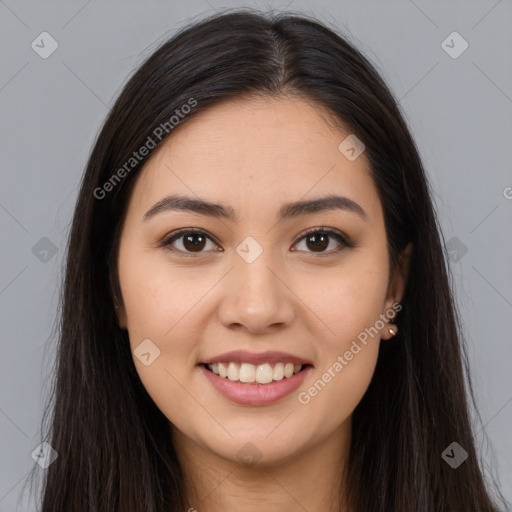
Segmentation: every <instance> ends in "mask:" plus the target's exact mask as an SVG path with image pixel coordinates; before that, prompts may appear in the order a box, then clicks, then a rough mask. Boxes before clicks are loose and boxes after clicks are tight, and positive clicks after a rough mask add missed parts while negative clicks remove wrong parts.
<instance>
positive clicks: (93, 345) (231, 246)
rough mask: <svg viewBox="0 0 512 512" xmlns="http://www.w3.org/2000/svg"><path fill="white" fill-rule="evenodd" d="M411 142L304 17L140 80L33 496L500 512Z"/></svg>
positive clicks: (361, 70)
mask: <svg viewBox="0 0 512 512" xmlns="http://www.w3.org/2000/svg"><path fill="white" fill-rule="evenodd" d="M463 346H464V345H463V342H462V340H461V337H460V334H459V329H458V323H457V317H456V312H455V308H454V304H453V300H452V294H451V291H450V289H449V284H448V277H447V270H446V265H445V259H444V253H443V246H442V244H441V239H440V233H439V227H438V224H437V221H436V218H435V213H434V210H433V206H432V201H431V198H430V193H429V188H428V184H427V180H426V176H425V172H424V169H423V167H422V163H421V161H420V158H419V155H418V151H417V149H416V147H415V144H414V142H413V140H412V138H411V135H410V133H409V131H408V129H407V127H406V124H405V122H404V119H403V117H402V115H401V113H400V111H399V109H398V107H397V104H396V101H395V100H394V98H393V96H392V95H391V93H390V92H389V90H388V88H387V87H386V85H385V84H384V83H383V81H382V79H381V78H380V77H379V75H378V73H377V72H376V71H375V69H374V68H373V67H372V65H371V64H370V63H369V62H368V61H367V60H366V59H365V58H364V57H363V56H362V55H361V54H360V53H359V52H358V51H357V50H356V49H355V48H354V47H353V46H351V45H350V44H349V43H348V42H347V41H345V40H344V39H343V38H341V37H340V36H339V35H337V34H335V33H334V32H333V31H331V30H330V29H328V28H327V27H325V26H323V25H321V24H320V23H318V22H317V21H315V20H312V19H307V18H304V17H302V16H296V15H284V14H282V15H279V16H276V17H274V18H269V17H266V16H264V15H261V14H258V13H255V12H253V11H248V10H245V11H238V12H231V13H227V14H222V15H217V16H214V17H211V18H209V19H207V20H204V21H202V22H199V23H196V24H194V25H192V26H190V27H187V28H186V29H184V30H182V31H181V32H180V33H179V34H177V35H176V36H174V37H173V38H172V39H171V40H169V41H167V42H165V43H164V44H163V45H162V46H161V47H160V48H159V49H158V50H157V51H155V52H154V53H153V55H151V56H150V57H149V58H148V59H147V61H146V62H145V63H144V64H143V65H142V66H141V67H140V69H139V70H138V71H137V72H136V73H135V74H134V75H133V77H132V78H131V79H130V80H129V82H128V83H127V85H126V86H125V88H124V90H123V91H122V93H121V95H120V96H119V98H118V100H117V102H116V103H115V105H114V107H113V108H112V111H111V112H110V114H109V116H108V118H107V119H106V121H105V123H104V126H103V128H102V130H101V132H100V134H99V136H98V139H97V141H96V143H95V146H94V148H93V151H92V153H91V155H90V159H89V162H88V165H87V168H86V170H85V174H84V177H83V181H82V185H81V190H80V194H79V197H78V201H77V205H76V209H75V214H74V218H73V225H72V230H71V234H70V241H69V253H68V259H67V268H66V279H65V286H64V292H63V302H62V317H61V325H60V345H59V353H58V365H57V369H56V384H55V393H54V396H53V403H52V405H53V406H54V412H53V416H52V418H51V424H50V429H49V433H48V437H47V439H48V440H49V443H50V445H51V447H52V448H53V449H54V450H55V451H56V453H57V454H58V457H57V458H56V459H55V461H54V462H52V463H51V464H50V466H49V467H48V469H47V473H46V480H45V488H44V495H43V499H42V510H43V512H47V511H48V512H50V511H52V512H56V511H67V510H77V511H78V510H79V511H86V510H90V511H92V510H94V511H99V510H101V511H107V510H108V511H123V512H127V511H134V512H135V511H142V510H144V511H154V512H156V511H163V510H168V511H171V510H173V511H178V510H198V511H199V512H201V511H208V512H214V511H217V510H244V511H251V510H261V509H265V510H310V511H313V510H329V511H343V512H349V511H350V512H352V511H354V512H356V511H364V512H370V511H375V512H376V511H413V510H414V511H450V512H455V511H461V512H462V511H464V512H466V511H468V510H478V511H492V510H496V506H495V504H494V502H493V499H492V497H491V493H490V491H488V490H487V489H486V486H485V481H484V477H483V476H482V471H481V469H480V463H479V459H478V455H477V452H476V450H475V443H474V439H473V434H472V431H471V426H470V421H469V414H468V407H469V404H468V401H467V398H466V394H465V388H464V378H465V373H464V366H463V361H464V359H463V352H462V351H461V349H462V348H463Z"/></svg>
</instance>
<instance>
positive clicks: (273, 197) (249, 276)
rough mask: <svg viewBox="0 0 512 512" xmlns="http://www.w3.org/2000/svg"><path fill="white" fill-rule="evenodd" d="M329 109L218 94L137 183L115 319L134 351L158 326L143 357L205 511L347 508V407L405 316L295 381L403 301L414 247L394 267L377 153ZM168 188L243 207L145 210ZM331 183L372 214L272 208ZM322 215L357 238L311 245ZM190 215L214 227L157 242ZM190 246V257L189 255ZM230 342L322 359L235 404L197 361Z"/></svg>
mask: <svg viewBox="0 0 512 512" xmlns="http://www.w3.org/2000/svg"><path fill="white" fill-rule="evenodd" d="M332 121H333V118H332V117H330V114H329V113H328V112H327V111H325V110H324V109H323V108H322V107H321V106H319V105H317V104H314V103H311V102H307V101H306V100H304V99H300V98H298V97H280V98H268V97H267V98H261V97H252V98H244V99H239V100H236V101H229V102H225V103H222V104H220V105H216V106H214V107H212V108H210V109H208V110H206V111H203V112H200V113H198V114H196V115H195V116H194V117H192V118H191V119H189V120H187V122H186V123H184V124H182V125H181V126H178V127H177V128H176V129H175V130H173V132H172V133H171V135H170V137H168V138H167V140H166V141H165V142H164V143H163V144H162V145H161V146H160V147H159V148H158V150H157V151H156V152H155V153H154V154H153V155H152V157H151V158H150V160H148V162H147V163H146V164H145V166H144V169H143V170H142V172H141V174H140V176H139V177H138V179H137V182H136V184H135V187H134V189H133V192H132V195H131V198H130V201H129V205H128V209H127V212H126V217H125V220H124V224H123V229H122V233H121V239H120V247H119V254H118V269H119V270H118V272H119V274H118V277H119V283H120V290H121V294H122V296H121V297H120V298H118V299H119V305H120V309H119V310H118V318H119V325H120V327H122V328H124V329H127V330H128V332H129V338H130V345H131V349H132V351H133V350H135V349H136V348H137V346H138V345H139V344H140V343H141V341H142V340H144V339H148V338H149V339H151V340H152V342H153V343H154V344H155V345H156V346H157V347H158V348H159V350H160V355H159V356H158V357H157V358H156V359H155V360H154V362H152V363H151V364H150V365H148V366H146V365H144V364H142V362H141V361H140V360H139V359H138V358H137V357H134V363H135V367H136V369H137V372H138V374H139V376H140V379H141V381H142V383H143V384H144V386H145V388H146V389H147V391H148V393H149V395H150V396H151V397H152V399H153V400H154V402H155V403H156V404H157V406H158V407H159V408H160V409H161V411H162V412H163V413H164V414H165V416H166V417H167V418H168V419H169V422H170V424H169V430H170V436H171V439H172V441H173V443H174V444H175V447H176V450H177V453H178V457H179V460H180V463H181V465H182V467H183V470H184V473H185V475H186V480H187V489H186V494H187V504H189V506H190V507H191V508H195V509H197V510H198V511H199V512H201V511H206V510H207V511H209V512H216V511H221V510H222V511H225V510H244V511H249V512H250V511H253V510H254V511H256V510H266V511H270V512H272V511H282V510H302V507H303V508H304V509H306V510H326V511H335V510H346V507H345V504H344V503H343V500H342V501H341V502H340V501H339V500H338V498H337V494H338V493H339V491H338V489H339V487H340V484H339V482H340V481H341V477H342V471H343V468H344V466H345V460H346V457H347V453H348V449H349V446H350V438H351V417H352V413H353V411H354V409H355V407H356V406H357V404H358V403H359V401H360V400H361V398H362V397H363V395H364V393H365V391H366V389H367V388H368V385H369V383H370V380H371V378H372V375H373V372H374V369H375V365H376V361H377V355H378V348H379V343H380V339H383V340H386V339H389V338H390V337H391V334H390V333H389V331H388V327H390V326H391V327H393V328H394V329H395V331H396V326H393V324H390V323H386V324H385V327H384V328H383V329H382V330H380V334H379V335H377V336H375V337H373V338H369V342H368V344H367V345H366V346H362V350H361V351H360V352H359V353H358V354H357V355H356V356H354V358H353V359H352V360H351V361H350V362H349V363H348V364H347V365H346V366H345V367H344V368H343V370H342V371H340V372H339V373H337V374H336V377H335V378H333V379H332V380H331V382H329V383H328V384H327V385H326V386H325V388H324V389H323V390H322V391H321V392H319V393H318V394H317V395H316V396H315V397H314V398H312V399H311V401H310V402H309V403H308V404H306V405H303V404H301V403H299V401H298V398H297V395H298V393H299V392H300V391H304V390H307V389H308V388H309V387H311V386H312V385H313V383H314V382H315V381H317V380H318V379H319V378H321V376H322V374H323V373H324V372H326V371H327V369H328V368H329V367H332V365H333V363H334V362H335V361H336V360H337V357H338V356H339V355H343V354H344V353H345V352H346V351H347V350H348V349H349V348H350V346H351V344H352V342H353V341H354V340H355V339H356V337H357V335H358V334H359V333H361V332H362V331H364V329H365V328H367V327H370V326H373V325H374V324H375V322H376V320H378V319H379V315H381V314H385V312H386V311H387V310H389V309H390V308H392V305H393V303H396V302H397V301H400V300H401V297H402V295H403V292H404V287H405V283H406V278H407V270H408V261H409V258H410V251H411V248H410V247H408V248H407V250H406V251H405V252H404V254H403V256H404V257H403V264H402V267H401V268H399V269H398V270H397V272H395V273H394V274H393V275H392V276H390V275H389V261H388V257H387V245H386V232H385V225H384V219H383V213H382V207H381V204H380V201H379V198H378V196H377V191H376V188H375V186H374V184H373V181H372V179H371V177H370V175H369V172H368V170H369V166H368V162H367V160H366V158H365V155H364V153H363V154H362V155H361V156H360V157H359V158H357V159H356V160H354V161H349V160H348V159H347V158H346V157H345V156H344V155H343V154H342V153H341V152H340V151H339V150H338V145H339V144H340V142H341V141H343V140H344V139H345V137H346V136H347V135H348V134H350V131H349V130H347V129H341V127H340V125H339V123H338V126H336V125H335V124H334V123H333V122H332ZM171 193H173V194H175V193H176V194H178V193H179V194H184V195H189V196H193V197H200V198H201V199H205V200H209V201H212V202H216V203H221V204H223V205H226V206H230V207H232V208H233V209H234V210H235V212H236V213H237V214H238V215H239V219H238V221H237V222H231V221H229V220H226V219H218V218H213V217H207V216H204V215H200V214H198V213H190V212H184V211H166V212H161V213H159V214H157V215H155V216H154V217H152V218H151V219H150V220H148V221H147V222H144V221H143V216H144V214H145V212H146V211H148V210H149V209H150V208H151V207H152V206H153V205H154V204H156V203H157V202H158V201H159V200H161V199H162V198H163V197H164V196H166V195H168V194H171ZM333 193H336V194H339V195H343V196H346V197H348V198H350V199H352V200H353V201H355V202H357V203H358V204H359V205H360V206H361V207H362V208H363V209H364V211H365V213H366V219H363V218H362V217H361V216H359V215H358V214H356V213H354V212H350V211H345V210H330V211H325V212H317V213H314V214H307V215H303V216H300V217H297V218H292V219H288V220H283V221H281V222H278V223H276V213H277V211H278V209H279V207H280V206H281V205H282V204H283V203H288V202H292V201H298V200H307V199H316V198H320V197H323V196H326V195H328V194H333ZM322 226H324V227H329V228H333V229H335V230H339V231H341V232H342V233H344V234H345V235H347V236H348V237H349V238H350V239H351V240H353V241H355V242H356V247H354V248H349V247H343V245H340V243H339V242H338V241H337V240H336V239H335V238H332V237H330V238H329V239H328V240H329V246H328V247H326V248H324V249H323V252H324V253H330V254H329V255H325V254H324V255H323V256H322V255H321V254H319V252H318V251H317V252H315V248H314V246H312V244H307V239H306V238H303V236H304V233H303V232H304V231H305V230H306V229H308V228H316V227H317V228H321V227H322ZM189 227H194V228H200V229H202V230H204V231H205V232H206V233H207V234H208V236H210V238H211V240H209V239H206V242H205V243H204V244H203V245H202V246H200V248H199V252H196V253H195V256H194V253H193V246H192V248H191V245H190V244H188V245H184V243H185V242H184V238H183V237H182V238H179V239H177V240H175V241H174V242H173V243H172V246H173V247H174V248H175V249H176V251H177V252H176V253H172V252H170V251H169V250H168V249H166V248H165V247H162V246H161V245H160V242H161V241H162V240H164V239H165V238H166V237H167V236H168V235H169V234H170V233H172V232H174V231H177V230H178V229H180V228H189ZM247 236H252V237H253V238H254V239H255V240H256V241H257V242H258V244H259V245H260V246H261V248H262V249H263V252H262V254H261V255H260V256H259V257H258V258H257V259H256V260H255V261H254V262H252V263H247V262H246V261H245V260H244V259H242V258H241V257H240V256H239V255H238V253H237V252H236V248H237V247H238V245H239V244H240V243H241V242H242V241H243V240H244V239H245V238H246V237H247ZM317 240H318V238H317ZM217 242H218V243H217ZM340 247H341V248H342V250H341V251H339V252H336V249H337V248H340ZM215 248H220V249H222V250H218V251H216V250H215ZM292 248H294V249H295V250H293V249H292ZM187 249H188V254H190V253H192V257H189V258H187V257H186V255H183V252H184V253H186V251H187ZM180 250H181V251H183V252H182V253H181V255H180V253H179V251H180ZM201 251H202V252H201ZM321 251H322V250H320V252H321ZM236 349H245V350H248V351H252V352H258V353H259V352H265V351H267V350H281V351H285V352H289V353H292V354H295V355H297V356H300V357H303V358H306V359H308V360H310V361H311V362H312V363H313V366H314V368H313V371H311V372H310V374H309V375H308V377H307V379H306V381H305V382H304V384H303V385H302V386H301V387H300V388H299V389H298V390H297V391H296V392H293V393H292V394H290V395H288V396H287V397H285V398H284V399H282V400H280V401H279V402H277V403H274V404H271V405H266V406H252V407H251V406H241V405H238V404H235V403H233V402H231V401H230V400H228V399H227V398H225V397H223V396H222V395H220V394H219V393H218V392H217V391H216V390H215V389H214V388H213V387H212V386H211V384H210V383H209V381H208V380H207V379H206V378H205V377H204V375H203V374H202V373H201V371H200V370H199V368H198V367H197V366H196V365H197V364H198V363H199V362H201V361H204V360H205V359H207V358H209V357H211V356H214V355H217V354H221V353H223V352H225V351H230V350H236ZM248 442H250V443H252V444H253V445H254V446H255V447H256V449H257V450H258V453H259V456H260V457H261V458H260V459H259V461H258V462H257V463H256V464H254V465H247V464H245V463H244V462H243V461H242V460H240V458H239V456H238V455H237V454H238V452H239V450H241V449H242V448H243V447H244V446H245V445H246V443H248Z"/></svg>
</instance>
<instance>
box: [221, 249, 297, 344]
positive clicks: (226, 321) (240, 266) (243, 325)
mask: <svg viewBox="0 0 512 512" xmlns="http://www.w3.org/2000/svg"><path fill="white" fill-rule="evenodd" d="M264 256H265V251H264V252H263V254H262V255H261V256H260V257H259V258H258V259H256V261H253V262H252V263H247V262H245V261H244V260H243V259H241V258H239V259H238V260H236V259H235V262H234V268H233V269H232V270H231V272H229V274H228V275H227V276H226V282H225V283H224V287H225V288H224V292H223V297H222V300H221V303H220V305H219V309H218V314H219V318H220V321H221V323H222V324H223V325H224V326H225V327H226V328H228V329H236V330H239V331H246V332H248V333H251V334H265V333H270V332H275V331H276V330H278V329H282V328H284V327H286V326H289V325H291V324H292V322H293V320H294V318H295V314H296V308H295V307H294V297H295V296H294V294H293V292H292V291H291V290H290V288H289V285H288V284H287V283H286V280H285V279H283V277H284V276H282V275H280V274H282V272H281V273H280V272H279V270H278V269H276V268H273V267H276V265H275V264H272V261H270V258H266V257H264Z"/></svg>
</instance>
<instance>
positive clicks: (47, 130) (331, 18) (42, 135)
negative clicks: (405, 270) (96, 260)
mask: <svg viewBox="0 0 512 512" xmlns="http://www.w3.org/2000/svg"><path fill="white" fill-rule="evenodd" d="M242 5H249V4H243V3H241V2H236V1H233V2H227V3H226V2H224V3H221V2H220V1H218V2H217V1H216V0H208V1H206V0H187V1H186V2H163V1H160V2H158V1H152V2H142V1H139V2H126V1H125V2H120V1H117V2H114V1H109V2H100V1H98V0H92V1H91V0H90V1H88V2H87V1H81V2H75V1H73V2H70V1H69V2H65V3H64V2H28V1H15V0H0V45H1V62H0V111H1V119H2V122H1V133H0V144H1V146H0V147H1V155H2V159H1V171H2V187H1V189H0V222H1V233H2V261H1V267H0V269H1V270H0V308H1V335H2V349H1V357H0V366H1V374H0V375H1V387H0V390H1V391H0V393H1V394H0V432H1V467H0V511H14V510H31V511H32V510H35V508H34V505H33V504H29V503H26V500H23V503H21V502H20V504H19V505H18V508H17V505H16V502H17V499H18V496H19V495H20V493H21V489H22V483H23V480H24V477H25V475H26V474H27V472H28V471H29V469H30V467H31V465H32V464H33V460H32V458H31V453H32V451H33V450H34V449H35V448H36V447H37V445H38V444H39V426H40V421H41V417H42V412H43V405H44V398H45V394H46V393H47V391H48V376H49V369H50V367H51V364H52V359H53V355H54V351H53V346H54V345H52V344H50V340H49V336H50V334H51V328H52V325H53V322H54V319H55V315H56V308H57V301H58V286H59V279H60V278H61V273H62V271H61V265H62V258H63V255H64V252H65V243H66V237H67V234H68V230H69V224H70V221H71V214H72V210H73V205H74V201H75V199H76V195H77V186H78V183H79V179H80V176H81V173H82V170H83V168H84V165H85V162H86V159H87V156H88V153H89V151H90V148H91V146H92V144H93V141H94V137H95V135H96V133H97V131H98V129H99V126H100V123H101V122H102V121H103V119H104V118H105V116H106V114H107V112H108V108H109V106H110V105H112V102H113V99H114V98H115V97H116V96H117V94H118V93H119V91H120V88H121V87H122V86H123V84H124V83H125V80H126V78H127V76H128V75H129V74H130V73H131V72H132V70H134V69H135V67H137V66H138V65H139V64H140V63H141V61H142V59H143V58H144V57H145V56H146V55H148V54H149V53H150V51H151V49H152V48H154V44H155V43H156V42H157V41H161V40H162V39H163V38H166V37H168V36H170V35H172V33H174V32H175V31H176V29H178V28H179V27H181V26H183V24H184V23H186V22H187V20H189V19H190V18H191V17H193V16H196V15H199V16H200V17H203V16H204V15H207V14H208V13H213V12H214V11H215V10H218V9H221V8H224V7H237V6H242ZM252 5H255V6H258V7H261V8H263V9H267V8H273V9H275V10H280V9H286V8H287V9H293V10H294V11H300V12H304V13H306V14H312V15H315V16H317V17H318V18H319V19H320V20H322V21H325V22H327V23H330V24H333V25H334V26H336V27H338V28H339V30H341V31H342V32H343V33H344V34H345V35H346V36H347V37H348V38H349V39H350V40H351V41H353V42H354V43H355V44H356V45H357V47H358V48H359V49H360V50H362V51H363V53H365V54H366V55H367V56H368V57H369V58H370V60H371V61H372V62H373V63H374V64H375V65H376V66H377V68H378V69H379V70H380V72H381V73H382V75H383V76H384V78H385V79H386V80H387V82H388V83H389V85H390V86H391V88H392V90H393V91H394V93H395V94H396V96H397V98H399V100H400V104H401V107H402V109H403V111H404V113H405V115H406V117H407V120H408V122H409V125H410V128H411V130H412V132H413V135H414V137H415V139H416V141H417V144H418V146H419V149H420V152H421V155H422V157H423V159H424V163H425V166H426V169H427V171H428V174H429V176H430V178H431V181H432V185H433V189H434V194H435V201H436V205H437V208H438V211H439V216H440V219H441V222H442V226H443V232H444V236H445V240H446V242H447V245H448V247H449V248H450V250H451V251H452V252H451V255H452V256H451V259H452V262H451V268H452V272H453V282H454V286H455V288H456V293H457V298H458V302H459V307H460V310H461V313H462V317H463V321H464V328H465V332H466V334H467V336H468V346H469V354H470V363H471V369H472V377H473V380H474V383H475V387H476V392H477V399H478V407H479V410H480V412H481V416H482V424H479V423H477V422H476V419H475V425H476V427H475V430H476V431H477V435H476V439H477V444H478V447H479V449H480V450H481V452H482V456H483V457H484V458H485V460H486V463H487V465H489V466H490V467H491V469H492V472H493V473H494V474H497V475H498V477H499V479H500V480H501V486H502V490H503V493H504V495H505V496H506V497H507V499H508V500H512V437H511V436H510V429H511V427H512V403H511V401H512V385H511V384H512V377H511V372H510V366H511V361H512V346H511V343H510V339H511V337H510V332H511V331H512V272H511V270H510V262H512V237H511V236H510V234H511V219H512V188H510V187H512V171H511V169H512V164H511V144H512V65H511V62H512V59H511V56H512V51H511V50H512V2H511V1H510V0H501V1H496V0H480V1H467V0H464V1H450V2H446V1H428V2H427V1H426V0H415V1H412V0H404V1H387V2H382V1H378V0H375V1H359V2H356V1H355V0H350V1H340V0H338V1H328V0H322V1H321V0H317V2H315V5H313V3H312V2H302V1H293V0H292V1H291V2H288V3H286V2H277V1H276V2H256V3H254V4H252ZM43 31H46V32H49V33H50V34H51V36H52V37H53V38H54V39H55V40H56V41H57V43H58V45H59V46H58V49H57V50H56V51H55V52H54V53H53V54H52V55H51V56H49V57H48V58H46V59H43V58H41V57H40V56H39V54H38V53H36V51H34V50H33V49H32V47H31V43H32V42H33V41H34V40H35V41H36V43H37V42H38V41H39V44H40V46H42V44H41V43H40V38H38V36H39V34H41V33H42V32H43ZM453 31H457V32H459V33H460V35H461V36H462V37H463V38H464V39H465V40H466V41H467V43H468V44H469V47H468V48H467V50H466V51H465V52H464V53H462V54H461V55H460V56H459V57H458V58H452V57H451V56H450V55H449V54H448V53H447V52H446V51H445V49H443V47H442V42H443V41H444V40H445V39H446V38H447V36H448V35H449V34H451V33H452V32H453ZM452 39H453V37H452ZM445 44H447V45H449V46H452V47H453V48H452V49H451V50H450V51H451V52H452V53H453V52H454V51H458V50H460V49H461V48H462V46H461V41H458V40H456V39H454V42H453V43H452V42H451V40H450V38H449V39H448V41H447V43H445ZM45 48H46V49H48V48H49V43H48V41H46V43H45ZM41 239H43V240H42V241H41ZM47 239H48V240H47ZM52 249H53V251H55V250H56V253H55V254H53V252H52ZM45 251H46V252H45ZM475 418H476V416H475ZM482 426H483V427H484V429H483V430H482ZM486 435H487V436H488V439H487V438H486ZM41 471H43V470H41Z"/></svg>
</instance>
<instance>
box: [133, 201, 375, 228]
mask: <svg viewBox="0 0 512 512" xmlns="http://www.w3.org/2000/svg"><path fill="white" fill-rule="evenodd" d="M328 210H343V211H348V212H352V213H356V214H357V215H359V216H360V217H361V218H362V219H364V220H367V215H366V212H365V211H364V210H363V208H362V207H361V206H360V205H359V204H358V203H356V202H355V201H353V200H352V199H349V198H348V197H344V196H337V195H329V196H326V197H321V198H318V199H311V200H308V201H295V202H293V203H286V204H284V205H282V206H281V208H280V209H279V211H278V213H277V220H278V221H281V220H286V219H290V218H294V217H299V216H301V215H308V214H313V213H318V212H323V211H328ZM168 211H186V212H192V213H198V214H200V215H206V216H209V217H214V218H218V219H227V220H230V221H233V222H236V221H237V220H238V215H237V214H236V213H235V210H234V209H233V208H232V207H230V206H224V205H222V204H218V203H212V202H209V201H205V200H204V199H198V198H194V197H188V196H182V195H169V196H166V197H164V198H163V199H161V200H160V201H158V202H157V203H156V204H154V205H153V206H152V207H151V208H150V209H149V210H148V211H147V212H146V213H145V214H144V217H143V221H144V222H147V221H148V220H149V219H151V218H152V217H155V216H156V215H157V214H159V213H163V212H168Z"/></svg>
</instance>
